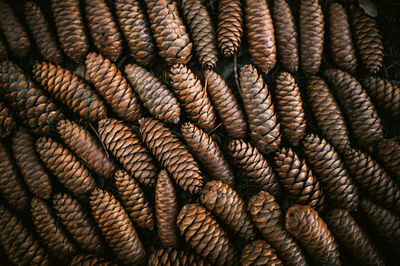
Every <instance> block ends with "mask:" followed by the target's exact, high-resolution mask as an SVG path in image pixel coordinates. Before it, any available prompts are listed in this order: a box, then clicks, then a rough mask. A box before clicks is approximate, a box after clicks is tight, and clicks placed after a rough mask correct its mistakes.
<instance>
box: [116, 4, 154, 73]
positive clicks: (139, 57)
mask: <svg viewBox="0 0 400 266" xmlns="http://www.w3.org/2000/svg"><path fill="white" fill-rule="evenodd" d="M114 8H115V14H116V16H117V20H118V23H119V26H120V28H121V31H122V34H123V35H124V36H125V39H126V41H127V44H128V47H129V50H130V52H131V55H132V57H133V58H134V59H135V62H136V63H137V64H139V65H141V66H151V65H152V64H153V61H154V56H155V54H154V53H155V46H154V44H153V37H152V36H151V33H150V26H149V24H148V22H147V19H146V15H145V12H144V11H143V10H142V7H141V5H140V2H139V1H138V0H133V1H132V0H115V1H114Z"/></svg>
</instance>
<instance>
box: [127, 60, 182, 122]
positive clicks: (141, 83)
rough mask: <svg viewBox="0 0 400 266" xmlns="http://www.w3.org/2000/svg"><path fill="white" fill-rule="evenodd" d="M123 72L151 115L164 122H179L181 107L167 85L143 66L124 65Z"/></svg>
mask: <svg viewBox="0 0 400 266" xmlns="http://www.w3.org/2000/svg"><path fill="white" fill-rule="evenodd" d="M125 74H126V76H127V78H128V80H129V82H130V83H131V84H132V87H133V89H134V90H135V91H136V93H137V95H138V96H139V98H140V100H141V101H142V102H143V105H144V106H145V107H146V108H147V110H149V112H150V114H151V115H153V116H154V117H155V118H157V119H159V120H161V121H163V122H166V123H172V124H178V123H179V121H180V116H181V108H180V106H179V103H178V100H177V99H176V98H175V96H174V94H173V93H172V92H171V91H170V90H169V89H168V87H167V85H165V84H164V83H162V82H161V81H160V80H159V79H158V78H157V77H156V76H154V75H153V74H152V73H151V72H149V71H147V70H146V69H145V68H143V67H140V66H138V65H135V64H128V65H126V66H125Z"/></svg>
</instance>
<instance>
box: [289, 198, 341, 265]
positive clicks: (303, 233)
mask: <svg viewBox="0 0 400 266" xmlns="http://www.w3.org/2000/svg"><path fill="white" fill-rule="evenodd" d="M285 227H286V229H287V230H288V231H289V232H290V233H291V234H292V235H293V236H294V237H295V238H296V239H297V240H298V241H299V242H300V243H301V245H302V246H303V248H304V249H305V250H306V251H307V253H308V255H310V257H311V258H312V260H313V261H314V262H315V263H316V264H321V265H322V264H324V265H341V261H340V254H339V247H338V244H337V243H336V241H335V239H334V237H333V235H332V233H331V232H330V231H329V229H328V226H327V225H326V223H325V222H324V220H322V218H321V217H319V215H318V212H317V211H315V210H314V209H312V208H311V207H310V206H302V205H293V206H292V207H290V208H289V209H288V211H287V212H286V217H285Z"/></svg>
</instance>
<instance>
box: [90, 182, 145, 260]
mask: <svg viewBox="0 0 400 266" xmlns="http://www.w3.org/2000/svg"><path fill="white" fill-rule="evenodd" d="M90 208H91V209H92V214H93V217H94V219H95V220H96V223H97V225H98V227H99V228H100V230H101V232H102V234H103V236H104V237H105V239H106V240H107V242H108V245H109V246H110V248H111V250H112V252H113V253H114V254H115V256H116V258H117V259H118V260H119V261H121V262H122V263H124V264H140V263H142V262H144V260H145V257H146V254H145V250H144V248H143V245H142V243H141V242H140V239H139V236H138V235H137V233H136V230H135V228H134V227H133V224H132V222H131V220H130V219H129V216H128V213H127V212H126V211H125V210H124V208H123V207H122V205H121V203H119V202H118V201H117V200H116V199H115V197H114V196H113V195H112V194H110V193H109V192H107V191H104V190H101V189H99V188H98V189H95V190H94V191H93V193H92V195H91V197H90Z"/></svg>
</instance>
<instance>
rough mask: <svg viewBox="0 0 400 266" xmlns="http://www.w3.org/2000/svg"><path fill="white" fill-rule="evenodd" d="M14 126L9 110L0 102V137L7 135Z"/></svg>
mask: <svg viewBox="0 0 400 266" xmlns="http://www.w3.org/2000/svg"><path fill="white" fill-rule="evenodd" d="M15 128H16V124H15V121H14V118H13V116H12V114H11V110H10V109H8V108H7V107H6V106H4V104H3V103H1V102H0V137H1V138H5V137H8V136H9V135H10V134H11V133H12V132H13V131H14V129H15Z"/></svg>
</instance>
